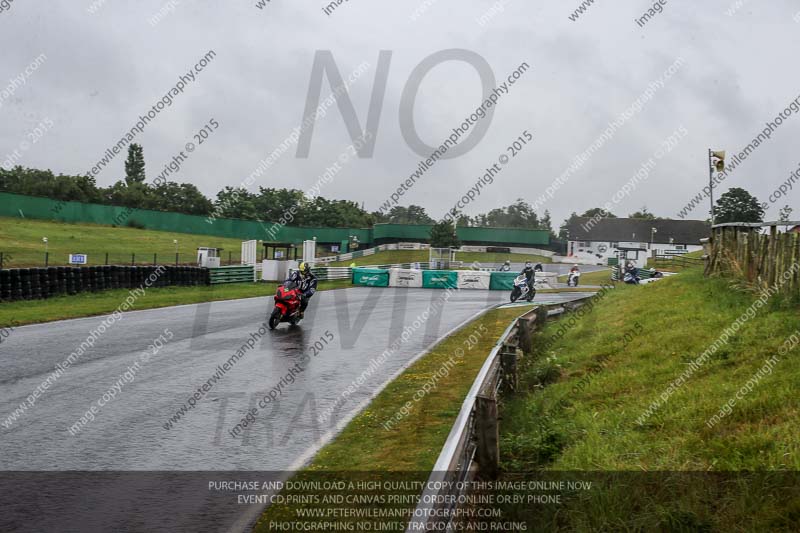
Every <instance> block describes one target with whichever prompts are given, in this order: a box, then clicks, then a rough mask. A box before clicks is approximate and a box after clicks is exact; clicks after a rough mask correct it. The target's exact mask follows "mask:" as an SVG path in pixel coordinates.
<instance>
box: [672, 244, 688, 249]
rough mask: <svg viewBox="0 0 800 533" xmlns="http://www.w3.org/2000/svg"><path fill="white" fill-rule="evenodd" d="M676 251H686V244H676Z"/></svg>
mask: <svg viewBox="0 0 800 533" xmlns="http://www.w3.org/2000/svg"><path fill="white" fill-rule="evenodd" d="M675 249H676V250H685V249H686V245H685V244H676V245H675Z"/></svg>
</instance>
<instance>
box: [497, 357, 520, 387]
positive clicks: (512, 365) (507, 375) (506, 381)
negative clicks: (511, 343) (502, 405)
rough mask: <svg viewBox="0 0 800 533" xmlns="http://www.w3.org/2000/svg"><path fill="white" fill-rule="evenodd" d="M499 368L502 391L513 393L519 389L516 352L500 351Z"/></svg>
mask: <svg viewBox="0 0 800 533" xmlns="http://www.w3.org/2000/svg"><path fill="white" fill-rule="evenodd" d="M500 369H501V371H502V372H503V392H504V393H511V394H513V393H515V392H517V390H519V376H518V375H517V352H516V351H511V350H509V351H502V352H500Z"/></svg>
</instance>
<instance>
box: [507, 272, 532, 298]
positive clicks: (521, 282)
mask: <svg viewBox="0 0 800 533" xmlns="http://www.w3.org/2000/svg"><path fill="white" fill-rule="evenodd" d="M534 296H536V289H530V288H528V278H526V277H525V274H520V275H519V276H517V277H516V278H515V279H514V288H513V289H511V301H512V302H516V301H517V300H526V301H528V302H530V301H532V300H533V297H534Z"/></svg>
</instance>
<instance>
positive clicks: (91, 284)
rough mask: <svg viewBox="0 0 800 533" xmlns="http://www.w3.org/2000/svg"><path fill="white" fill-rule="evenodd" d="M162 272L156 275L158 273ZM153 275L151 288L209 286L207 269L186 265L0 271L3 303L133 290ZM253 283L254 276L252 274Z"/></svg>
mask: <svg viewBox="0 0 800 533" xmlns="http://www.w3.org/2000/svg"><path fill="white" fill-rule="evenodd" d="M159 268H162V269H163V272H162V273H161V274H160V275H158V276H156V271H157V270H158V269H159ZM151 276H153V278H154V279H155V281H154V282H153V283H152V285H151V286H152V287H167V286H175V285H178V286H191V285H208V283H209V278H208V269H205V268H200V267H184V266H163V267H158V266H116V265H107V266H91V267H61V266H59V267H48V268H12V269H5V270H0V301H17V300H38V299H42V298H51V297H53V296H61V295H67V294H69V295H72V294H78V293H80V292H98V291H103V290H106V289H133V288H136V287H139V286H140V285H142V284H143V283H144V282H145V280H147V279H148V278H150V277H151ZM251 280H252V274H251Z"/></svg>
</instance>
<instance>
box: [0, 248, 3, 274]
mask: <svg viewBox="0 0 800 533" xmlns="http://www.w3.org/2000/svg"><path fill="white" fill-rule="evenodd" d="M0 270H3V252H0Z"/></svg>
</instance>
